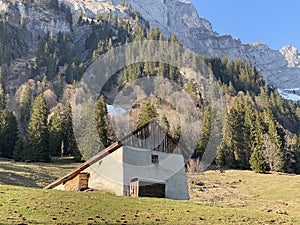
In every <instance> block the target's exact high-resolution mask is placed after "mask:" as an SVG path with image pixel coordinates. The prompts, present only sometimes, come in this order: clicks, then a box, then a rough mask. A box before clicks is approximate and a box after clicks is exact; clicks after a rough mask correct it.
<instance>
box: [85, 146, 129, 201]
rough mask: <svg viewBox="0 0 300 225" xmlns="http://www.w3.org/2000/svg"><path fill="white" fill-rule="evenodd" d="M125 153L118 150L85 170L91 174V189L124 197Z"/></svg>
mask: <svg viewBox="0 0 300 225" xmlns="http://www.w3.org/2000/svg"><path fill="white" fill-rule="evenodd" d="M122 159H123V151H122V149H118V150H116V151H115V152H113V153H111V154H110V155H108V156H106V157H104V158H103V159H102V160H100V161H98V162H96V163H94V164H93V165H91V166H90V167H88V168H87V169H85V170H84V172H88V173H90V179H89V188H94V189H97V190H108V191H110V192H112V193H114V194H116V195H119V196H122V195H123V192H124V190H123V189H124V186H123V163H122V161H123V160H122Z"/></svg>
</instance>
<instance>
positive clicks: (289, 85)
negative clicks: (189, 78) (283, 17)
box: [0, 0, 300, 100]
mask: <svg viewBox="0 0 300 225" xmlns="http://www.w3.org/2000/svg"><path fill="white" fill-rule="evenodd" d="M31 2H33V1H22V0H14V1H10V2H8V1H4V0H2V1H0V12H2V13H3V12H4V13H6V14H5V16H6V17H8V20H9V21H10V25H11V29H12V31H13V32H14V33H17V34H19V35H12V39H16V38H15V37H16V36H17V37H21V40H20V39H18V40H15V42H14V43H15V44H14V45H15V46H13V49H15V51H14V52H15V53H18V55H24V53H27V54H28V57H26V58H27V60H25V61H24V60H19V61H17V62H16V63H13V65H12V67H11V70H12V71H13V70H17V71H19V70H18V69H20V68H21V67H23V68H26V65H27V66H28V65H30V64H32V57H33V54H32V53H33V52H32V50H33V51H35V49H36V47H37V44H38V41H37V39H38V37H39V35H42V34H45V33H47V32H52V33H53V34H57V33H58V32H62V33H71V32H72V35H73V37H74V39H75V40H74V44H75V45H76V46H79V49H80V46H82V43H84V40H85V39H86V37H87V34H89V33H90V32H91V29H90V28H89V27H80V28H78V27H76V26H75V27H74V28H73V27H72V23H73V24H74V23H76V21H77V19H78V15H79V14H82V15H83V16H84V17H88V18H96V16H97V14H99V13H111V14H119V15H121V16H123V17H124V16H126V15H127V14H128V12H126V9H125V8H124V7H122V4H123V3H124V1H120V0H92V1H82V0H58V3H59V4H61V3H64V4H66V5H67V6H69V7H70V9H71V13H72V17H70V15H65V14H68V11H66V12H62V13H59V14H57V13H53V12H54V10H55V7H57V6H55V4H57V3H55V2H57V0H56V1H54V0H45V1H39V0H35V1H34V4H33V3H31ZM44 2H49V6H50V7H46V5H45V4H44ZM126 3H128V4H130V5H131V6H132V7H133V8H134V9H136V10H137V11H138V12H139V13H140V14H141V15H142V17H143V18H144V19H145V20H146V21H148V22H149V24H150V26H151V27H153V28H154V27H158V28H159V29H160V30H161V31H162V32H163V33H164V35H165V36H169V35H171V34H172V33H176V35H177V37H178V38H179V40H180V41H182V42H183V44H184V46H185V47H187V48H189V49H191V50H192V51H194V52H196V53H199V54H204V55H207V56H214V55H218V56H220V57H222V56H224V55H227V56H228V57H229V58H231V59H235V58H241V59H243V60H246V59H248V58H249V59H250V61H251V63H252V64H253V65H254V66H255V67H256V68H257V69H258V70H259V71H261V72H262V74H263V75H264V79H265V80H266V82H267V83H268V84H269V85H271V86H274V87H277V88H278V89H280V92H281V93H282V95H283V96H284V97H286V98H292V99H295V100H300V97H298V95H297V94H299V95H300V90H299V89H298V87H299V85H300V79H299V78H300V56H299V53H298V50H297V49H296V48H294V47H292V46H285V47H283V48H282V49H281V50H280V51H276V50H272V49H270V48H269V47H268V46H267V45H266V44H263V43H251V44H243V43H242V42H241V41H240V40H239V39H237V38H233V37H232V36H230V35H219V34H218V33H217V32H215V31H214V30H213V28H212V25H211V24H210V22H209V21H208V20H206V19H204V18H201V17H199V15H198V13H197V11H196V9H195V8H194V6H193V5H192V3H190V2H188V1H183V0H147V1H137V0H126ZM51 4H52V5H51ZM51 7H52V8H51ZM20 24H21V25H22V24H23V25H22V26H23V27H22V26H21V27H20V26H19V25H20ZM23 28H25V29H23ZM72 29H74V30H72ZM30 56H32V57H30ZM22 73H23V74H26V71H23V72H22ZM16 78H18V79H20V80H23V81H25V80H26V79H27V77H26V78H24V77H22V76H20V74H18V75H15V77H14V78H13V79H12V80H14V79H16ZM8 86H11V85H8Z"/></svg>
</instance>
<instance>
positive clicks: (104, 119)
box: [95, 95, 112, 147]
mask: <svg viewBox="0 0 300 225" xmlns="http://www.w3.org/2000/svg"><path fill="white" fill-rule="evenodd" d="M95 120H96V127H97V131H98V135H99V138H100V141H101V142H102V144H103V145H104V147H108V146H109V145H110V144H111V143H112V140H110V134H109V131H110V129H109V126H110V120H109V115H108V111H107V106H106V102H105V99H104V96H103V95H101V96H100V98H99V100H98V101H97V102H96V107H95Z"/></svg>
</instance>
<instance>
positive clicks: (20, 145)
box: [12, 137, 25, 161]
mask: <svg viewBox="0 0 300 225" xmlns="http://www.w3.org/2000/svg"><path fill="white" fill-rule="evenodd" d="M24 145H25V143H24V139H23V138H22V137H19V138H18V140H17V142H16V145H15V148H14V150H13V155H12V158H13V160H15V161H21V160H23V159H24Z"/></svg>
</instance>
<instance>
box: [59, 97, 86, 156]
mask: <svg viewBox="0 0 300 225" xmlns="http://www.w3.org/2000/svg"><path fill="white" fill-rule="evenodd" d="M62 125H63V130H62V131H63V143H64V149H63V151H64V152H63V154H64V155H70V156H73V157H74V158H75V159H76V160H78V161H79V160H81V154H80V151H79V149H78V146H77V143H76V139H75V135H74V130H73V120H72V106H71V104H70V102H67V104H66V105H65V108H64V111H63V115H62Z"/></svg>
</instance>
